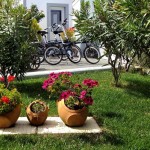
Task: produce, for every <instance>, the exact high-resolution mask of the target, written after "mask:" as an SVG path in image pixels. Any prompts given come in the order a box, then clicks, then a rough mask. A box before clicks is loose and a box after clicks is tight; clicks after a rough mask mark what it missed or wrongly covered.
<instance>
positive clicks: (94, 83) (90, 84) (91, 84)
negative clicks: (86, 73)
mask: <svg viewBox="0 0 150 150" xmlns="http://www.w3.org/2000/svg"><path fill="white" fill-rule="evenodd" d="M82 83H83V84H84V85H86V86H88V88H93V87H94V86H98V82H97V81H95V80H92V79H85V80H83V82H82Z"/></svg>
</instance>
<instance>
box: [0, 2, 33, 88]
mask: <svg viewBox="0 0 150 150" xmlns="http://www.w3.org/2000/svg"><path fill="white" fill-rule="evenodd" d="M31 16H32V17H31ZM34 19H35V18H34V16H33V15H32V13H31V10H27V9H25V8H24V7H23V6H22V5H18V1H17V0H5V1H3V0H0V20H1V21H0V75H1V76H2V77H3V78H4V83H5V85H6V86H7V85H8V81H7V76H8V75H9V74H10V75H14V76H15V77H16V78H18V79H20V78H22V77H23V76H24V73H25V72H26V71H27V69H28V66H29V63H30V61H31V60H30V56H31V54H32V53H33V51H34V49H33V48H32V46H31V44H30V43H31V41H33V39H34V38H35V36H36V35H35V33H36V31H35V30H36V29H34V28H33V20H34ZM34 31H35V32H34Z"/></svg>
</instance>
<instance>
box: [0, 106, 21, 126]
mask: <svg viewBox="0 0 150 150" xmlns="http://www.w3.org/2000/svg"><path fill="white" fill-rule="evenodd" d="M20 113H21V105H17V106H16V107H15V109H14V110H13V111H11V112H8V113H6V114H3V115H0V128H9V127H11V126H12V125H14V124H15V123H16V121H17V120H18V118H19V116H20Z"/></svg>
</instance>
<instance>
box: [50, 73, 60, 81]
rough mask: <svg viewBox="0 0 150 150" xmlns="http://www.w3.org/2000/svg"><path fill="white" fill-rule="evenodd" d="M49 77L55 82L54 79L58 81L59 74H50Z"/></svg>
mask: <svg viewBox="0 0 150 150" xmlns="http://www.w3.org/2000/svg"><path fill="white" fill-rule="evenodd" d="M49 77H50V78H52V79H55V80H56V79H58V77H59V74H57V73H54V72H52V73H50V74H49Z"/></svg>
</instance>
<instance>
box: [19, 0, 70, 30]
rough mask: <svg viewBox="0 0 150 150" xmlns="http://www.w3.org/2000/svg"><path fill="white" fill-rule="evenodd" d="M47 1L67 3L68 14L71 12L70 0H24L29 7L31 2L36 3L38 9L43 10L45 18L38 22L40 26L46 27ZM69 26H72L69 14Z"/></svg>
mask: <svg viewBox="0 0 150 150" xmlns="http://www.w3.org/2000/svg"><path fill="white" fill-rule="evenodd" d="M21 1H23V0H21ZM47 3H54V4H69V15H71V13H72V0H26V7H27V8H28V9H29V8H30V7H31V5H32V4H36V5H37V7H38V9H39V11H43V13H44V14H45V18H43V19H42V20H41V22H40V25H41V27H42V28H43V29H44V28H47ZM68 22H69V27H71V26H72V17H71V16H69V21H68Z"/></svg>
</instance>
